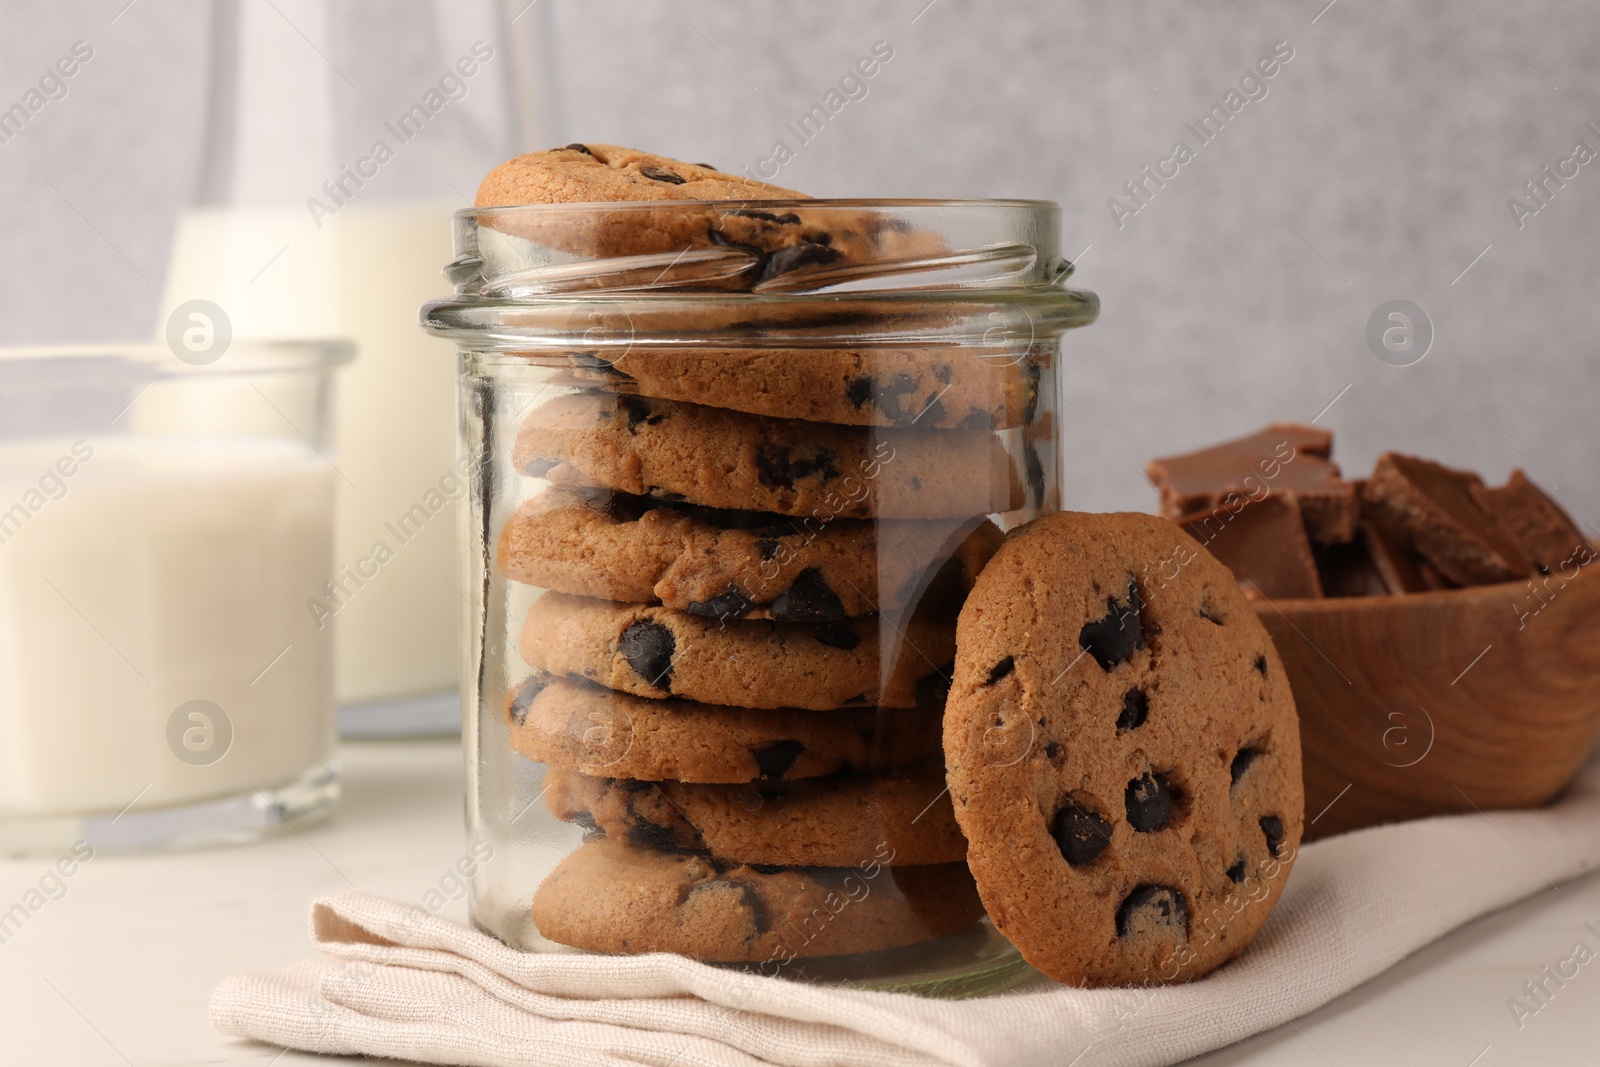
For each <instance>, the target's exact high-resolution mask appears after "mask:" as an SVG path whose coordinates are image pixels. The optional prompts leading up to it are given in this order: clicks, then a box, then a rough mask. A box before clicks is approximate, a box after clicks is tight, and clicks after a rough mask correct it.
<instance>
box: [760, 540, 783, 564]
mask: <svg viewBox="0 0 1600 1067" xmlns="http://www.w3.org/2000/svg"><path fill="white" fill-rule="evenodd" d="M756 551H757V552H758V553H760V555H761V559H762V561H763V562H765V561H767V560H770V559H772V557H773V556H776V555H777V554H778V542H776V541H774V540H773V539H772V538H770V537H763V538H762V539H761V540H759V541H757V542H756Z"/></svg>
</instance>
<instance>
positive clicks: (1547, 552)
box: [1473, 470, 1590, 574]
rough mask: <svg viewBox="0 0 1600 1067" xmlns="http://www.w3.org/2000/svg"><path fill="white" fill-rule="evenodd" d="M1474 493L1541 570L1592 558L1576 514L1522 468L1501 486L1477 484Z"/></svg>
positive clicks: (1561, 566)
mask: <svg viewBox="0 0 1600 1067" xmlns="http://www.w3.org/2000/svg"><path fill="white" fill-rule="evenodd" d="M1473 496H1474V498H1475V499H1476V500H1477V501H1478V503H1479V504H1480V505H1482V506H1483V509H1484V510H1485V511H1487V512H1488V513H1489V514H1491V515H1493V516H1494V517H1495V521H1497V522H1498V523H1499V524H1500V527H1501V529H1503V530H1505V532H1506V533H1507V534H1508V535H1510V537H1511V540H1512V541H1513V542H1515V543H1516V545H1517V547H1519V548H1521V549H1522V554H1523V555H1525V556H1527V557H1528V558H1529V559H1530V560H1532V561H1533V563H1534V565H1535V566H1536V567H1538V568H1539V570H1540V571H1541V573H1544V574H1550V573H1552V572H1555V571H1560V570H1566V569H1568V568H1569V567H1570V566H1571V565H1572V564H1573V563H1577V564H1579V565H1582V563H1583V561H1584V560H1585V559H1587V558H1589V552H1590V549H1589V542H1588V539H1587V538H1585V537H1584V536H1583V531H1582V530H1580V529H1579V528H1578V524H1577V523H1575V522H1573V521H1572V516H1570V515H1568V514H1567V513H1566V512H1565V511H1563V510H1561V505H1560V504H1557V503H1556V502H1555V501H1554V500H1552V499H1550V497H1549V496H1548V495H1547V494H1546V493H1545V492H1544V491H1543V490H1542V489H1540V488H1539V487H1538V486H1537V485H1534V484H1533V482H1531V481H1529V480H1528V476H1527V475H1526V474H1524V473H1522V471H1520V470H1514V471H1512V472H1511V478H1510V480H1509V481H1507V482H1506V484H1505V485H1503V486H1500V487H1499V488H1497V489H1486V488H1482V487H1477V488H1475V489H1474V490H1473Z"/></svg>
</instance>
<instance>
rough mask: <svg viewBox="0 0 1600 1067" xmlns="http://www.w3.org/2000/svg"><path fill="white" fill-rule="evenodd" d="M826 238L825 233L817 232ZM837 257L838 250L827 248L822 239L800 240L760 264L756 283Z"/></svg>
mask: <svg viewBox="0 0 1600 1067" xmlns="http://www.w3.org/2000/svg"><path fill="white" fill-rule="evenodd" d="M818 236H819V237H822V238H826V236H827V235H826V234H819V235H818ZM838 258H839V250H838V249H836V248H829V247H828V245H827V244H826V243H825V242H824V241H822V240H814V241H801V242H799V243H797V244H792V245H788V246H787V247H784V248H780V249H778V250H777V251H776V252H773V253H772V254H771V255H769V256H768V257H767V259H766V262H765V263H763V264H761V270H760V273H759V274H757V275H756V284H757V285H760V284H761V283H762V282H770V281H771V280H772V279H774V278H776V277H778V276H779V275H783V274H788V273H789V272H790V271H793V270H799V269H800V268H801V267H811V266H822V265H824V264H828V263H832V262H833V261H834V260H836V259H838Z"/></svg>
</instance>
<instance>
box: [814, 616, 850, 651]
mask: <svg viewBox="0 0 1600 1067" xmlns="http://www.w3.org/2000/svg"><path fill="white" fill-rule="evenodd" d="M811 636H813V637H815V638H816V639H817V640H818V641H821V642H822V643H823V644H825V645H827V646H828V647H829V648H842V649H844V650H845V651H846V652H849V651H850V650H852V649H854V648H855V647H856V646H857V645H859V644H860V643H861V635H860V634H858V633H856V632H855V630H853V629H851V628H850V627H849V626H846V625H845V624H844V623H842V622H836V623H833V624H832V625H830V626H819V627H817V629H816V630H815V631H814V632H813V633H812V635H811Z"/></svg>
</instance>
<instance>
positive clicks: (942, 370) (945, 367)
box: [933, 363, 950, 385]
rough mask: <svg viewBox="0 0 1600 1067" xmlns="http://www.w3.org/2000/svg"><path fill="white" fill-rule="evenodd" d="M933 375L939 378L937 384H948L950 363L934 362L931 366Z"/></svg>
mask: <svg viewBox="0 0 1600 1067" xmlns="http://www.w3.org/2000/svg"><path fill="white" fill-rule="evenodd" d="M933 376H934V377H935V378H937V379H939V384H940V385H949V384H950V364H948V363H935V364H934V366H933Z"/></svg>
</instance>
